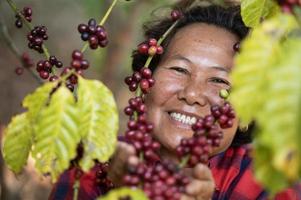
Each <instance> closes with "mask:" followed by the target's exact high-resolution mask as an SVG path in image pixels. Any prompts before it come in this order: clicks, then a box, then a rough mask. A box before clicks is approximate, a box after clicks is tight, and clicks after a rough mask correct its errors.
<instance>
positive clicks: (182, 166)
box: [179, 155, 190, 168]
mask: <svg viewBox="0 0 301 200" xmlns="http://www.w3.org/2000/svg"><path fill="white" fill-rule="evenodd" d="M189 158H190V156H189V155H187V156H185V157H184V158H182V159H181V162H180V164H179V167H180V168H184V167H185V166H186V164H187V162H188V160H189Z"/></svg>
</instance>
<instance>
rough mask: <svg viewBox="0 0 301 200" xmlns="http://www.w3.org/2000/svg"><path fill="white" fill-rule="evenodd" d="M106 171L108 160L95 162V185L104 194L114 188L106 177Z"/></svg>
mask: <svg viewBox="0 0 301 200" xmlns="http://www.w3.org/2000/svg"><path fill="white" fill-rule="evenodd" d="M108 171H109V163H108V162H105V163H97V164H96V185H97V186H98V187H99V188H100V191H101V192H102V194H106V193H107V192H108V191H110V190H111V189H113V188H114V184H113V183H112V181H111V180H110V179H108Z"/></svg>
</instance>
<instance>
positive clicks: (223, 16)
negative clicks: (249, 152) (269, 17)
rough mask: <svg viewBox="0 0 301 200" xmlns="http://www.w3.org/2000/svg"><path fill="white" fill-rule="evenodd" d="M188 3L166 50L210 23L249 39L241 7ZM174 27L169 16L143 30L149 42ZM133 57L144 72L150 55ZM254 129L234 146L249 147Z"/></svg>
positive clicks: (180, 7) (181, 5)
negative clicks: (182, 34) (193, 27)
mask: <svg viewBox="0 0 301 200" xmlns="http://www.w3.org/2000/svg"><path fill="white" fill-rule="evenodd" d="M183 2H184V3H183ZM185 2H188V1H182V3H179V4H176V5H174V6H173V8H172V9H177V10H180V11H181V12H182V13H183V17H182V18H180V20H179V22H178V23H177V25H176V26H175V27H174V28H173V30H172V31H171V32H170V33H169V35H168V36H167V37H166V38H165V40H164V41H163V43H162V44H161V45H162V46H163V49H167V47H168V44H169V42H170V40H171V38H172V37H173V36H174V35H175V34H176V33H177V31H178V30H179V29H181V28H182V27H185V26H187V25H189V24H193V23H206V24H210V25H215V26H217V27H221V28H224V29H226V30H228V31H229V32H231V33H233V34H235V35H237V36H238V37H239V39H240V40H242V39H244V38H245V37H246V36H247V34H248V32H249V28H248V27H247V26H245V24H244V23H243V20H242V18H241V15H240V6H230V7H222V6H219V5H209V6H194V7H192V8H189V7H190V6H191V4H192V3H186V5H184V4H185ZM189 2H193V1H189ZM173 23H174V22H173V20H172V19H171V17H169V16H168V17H166V18H163V19H157V20H153V21H150V22H147V23H145V24H144V26H143V29H144V37H145V39H146V40H147V39H149V38H155V39H157V40H158V39H159V38H160V37H161V36H162V35H163V34H164V33H165V32H166V31H167V29H168V28H169V27H170V26H171V25H172V24H173ZM162 56H164V54H163V55H156V56H154V58H153V60H152V62H151V63H150V66H149V67H150V69H151V70H152V71H154V70H155V69H156V67H157V66H158V64H159V63H160V60H161V58H162ZM132 57H133V62H132V69H133V70H134V71H139V70H140V68H142V67H143V66H144V64H145V62H146V59H147V58H148V56H147V55H142V54H139V53H138V51H137V50H134V51H133V54H132ZM253 127H254V125H253V124H252V125H251V126H250V127H249V129H248V131H247V132H244V133H242V132H241V131H240V130H239V129H238V130H237V132H236V134H235V137H234V139H233V141H232V144H231V146H240V145H242V144H245V143H250V142H251V132H252V130H253Z"/></svg>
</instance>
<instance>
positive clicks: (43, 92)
mask: <svg viewBox="0 0 301 200" xmlns="http://www.w3.org/2000/svg"><path fill="white" fill-rule="evenodd" d="M55 84H56V83H55V82H48V83H45V84H43V85H42V86H40V87H38V88H37V89H36V90H35V91H34V92H33V93H32V94H29V95H27V96H26V97H25V98H24V100H23V103H22V104H23V106H24V107H25V108H27V109H28V114H27V115H28V118H29V120H30V121H31V122H34V121H35V120H36V117H37V115H38V113H39V112H40V110H41V109H42V107H43V106H45V104H46V103H47V102H48V100H49V94H50V92H51V91H52V89H53V88H54V87H55Z"/></svg>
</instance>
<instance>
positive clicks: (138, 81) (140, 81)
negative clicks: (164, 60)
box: [124, 67, 155, 94]
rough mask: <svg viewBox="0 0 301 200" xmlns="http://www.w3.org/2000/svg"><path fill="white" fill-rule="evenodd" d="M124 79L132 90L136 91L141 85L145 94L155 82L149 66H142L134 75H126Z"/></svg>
mask: <svg viewBox="0 0 301 200" xmlns="http://www.w3.org/2000/svg"><path fill="white" fill-rule="evenodd" d="M124 81H125V83H126V84H127V85H128V86H129V90H130V91H132V92H134V91H136V90H137V88H138V86H139V87H140V89H141V91H142V92H143V93H144V94H146V93H148V92H149V90H150V88H151V87H152V86H153V85H154V84H155V80H154V79H153V78H152V71H151V70H150V69H149V68H147V67H142V68H141V69H140V71H135V72H134V73H133V74H132V76H128V77H126V78H125V80H124Z"/></svg>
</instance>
